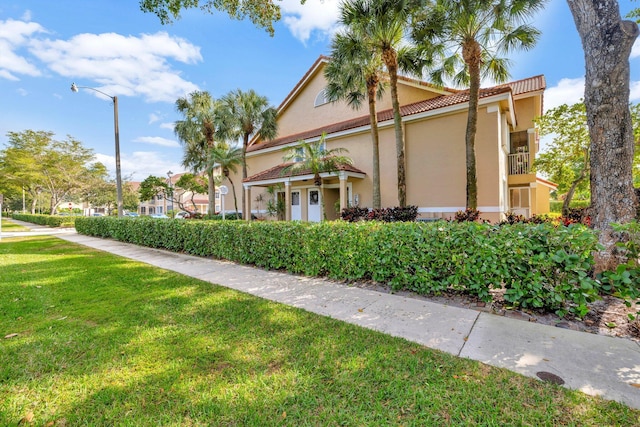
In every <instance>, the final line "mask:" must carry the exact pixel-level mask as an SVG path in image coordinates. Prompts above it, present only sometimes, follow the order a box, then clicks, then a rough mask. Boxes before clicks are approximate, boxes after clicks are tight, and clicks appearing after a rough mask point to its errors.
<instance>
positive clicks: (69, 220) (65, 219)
mask: <svg viewBox="0 0 640 427" xmlns="http://www.w3.org/2000/svg"><path fill="white" fill-rule="evenodd" d="M11 218H13V219H17V220H18V221H25V222H30V223H32V224H38V225H46V226H47V227H73V226H74V224H75V220H76V218H78V217H74V216H58V215H38V214H34V215H32V214H22V213H14V214H12V215H11Z"/></svg>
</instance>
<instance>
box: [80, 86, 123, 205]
mask: <svg viewBox="0 0 640 427" xmlns="http://www.w3.org/2000/svg"><path fill="white" fill-rule="evenodd" d="M78 89H89V90H93V91H95V92H98V93H101V94H103V95H104V96H106V97H108V98H111V100H112V101H113V131H114V134H115V140H116V198H117V202H116V203H117V205H118V217H121V216H123V212H122V209H123V203H122V178H121V177H120V129H119V127H118V97H117V96H111V95H109V94H106V93H104V92H103V91H101V90H98V89H95V88H92V87H88V86H77V85H76V84H75V83H71V91H72V92H78Z"/></svg>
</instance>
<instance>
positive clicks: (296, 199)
mask: <svg viewBox="0 0 640 427" xmlns="http://www.w3.org/2000/svg"><path fill="white" fill-rule="evenodd" d="M291 206H300V193H299V192H297V191H296V192H292V193H291Z"/></svg>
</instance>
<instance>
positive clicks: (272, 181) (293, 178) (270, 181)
mask: <svg viewBox="0 0 640 427" xmlns="http://www.w3.org/2000/svg"><path fill="white" fill-rule="evenodd" d="M340 172H343V173H344V174H345V176H346V177H347V178H349V177H352V178H359V179H364V177H365V176H366V174H364V173H359V172H348V171H340ZM336 176H338V175H337V174H336V173H332V172H322V173H321V174H320V177H321V178H329V177H336ZM309 179H313V175H312V174H309V175H298V176H291V177H282V178H273V179H266V180H264V181H251V184H243V185H244V187H245V188H246V187H251V186H256V187H264V186H265V185H271V184H278V183H281V182H290V183H291V182H300V181H304V180H309Z"/></svg>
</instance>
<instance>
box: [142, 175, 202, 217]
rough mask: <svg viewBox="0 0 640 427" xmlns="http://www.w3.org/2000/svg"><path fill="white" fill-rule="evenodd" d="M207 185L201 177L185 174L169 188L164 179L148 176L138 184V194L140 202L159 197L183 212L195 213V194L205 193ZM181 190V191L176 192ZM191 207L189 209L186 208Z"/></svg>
mask: <svg viewBox="0 0 640 427" xmlns="http://www.w3.org/2000/svg"><path fill="white" fill-rule="evenodd" d="M207 187H208V185H207V183H206V182H205V179H204V178H203V177H202V176H199V175H194V174H190V173H185V174H182V176H180V178H178V180H177V181H176V183H175V186H170V185H169V183H168V182H167V179H166V178H161V177H157V176H153V175H149V176H148V177H147V178H145V180H144V181H142V182H141V183H140V188H139V189H138V193H139V195H140V200H151V199H153V198H154V197H158V196H161V197H162V198H163V199H165V200H167V201H170V202H172V203H173V204H175V205H178V207H179V208H180V209H181V210H183V211H188V212H191V213H193V212H195V211H196V202H195V196H196V194H204V193H205V192H206V191H207ZM177 190H182V191H177ZM185 193H189V194H190V195H189V198H188V199H187V200H183V197H182V196H183V195H184V194H185ZM187 205H191V209H189V208H188V207H187Z"/></svg>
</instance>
